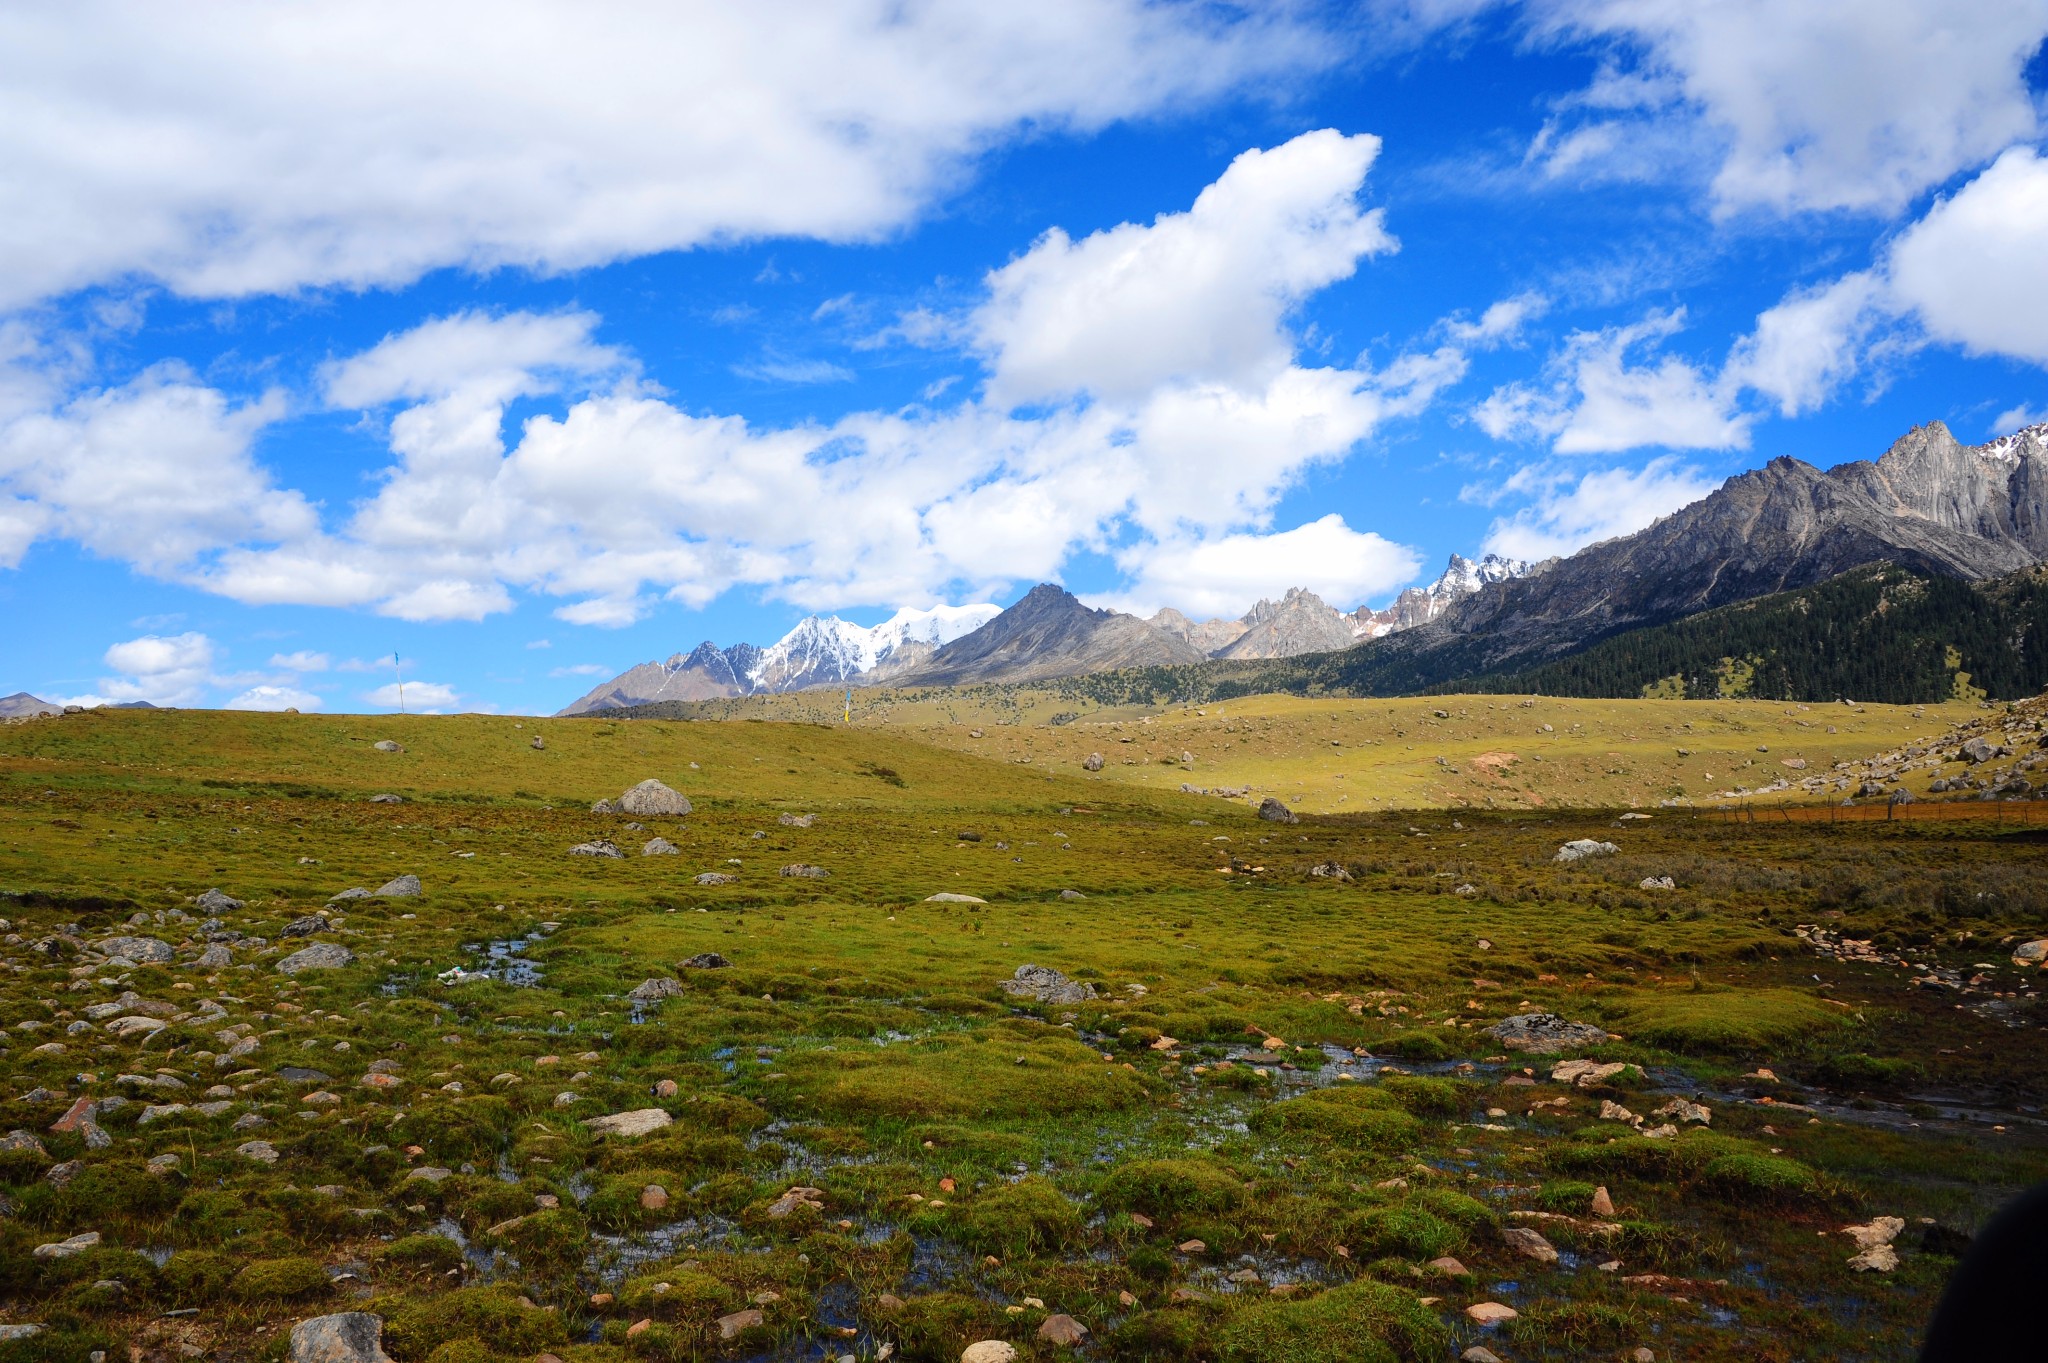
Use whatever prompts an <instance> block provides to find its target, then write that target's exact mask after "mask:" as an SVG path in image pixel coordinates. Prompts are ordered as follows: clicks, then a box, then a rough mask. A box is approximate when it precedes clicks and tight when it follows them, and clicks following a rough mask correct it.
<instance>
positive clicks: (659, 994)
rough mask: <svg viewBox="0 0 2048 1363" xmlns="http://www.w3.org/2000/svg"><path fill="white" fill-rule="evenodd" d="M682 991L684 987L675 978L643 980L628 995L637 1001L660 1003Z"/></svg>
mask: <svg viewBox="0 0 2048 1363" xmlns="http://www.w3.org/2000/svg"><path fill="white" fill-rule="evenodd" d="M682 992H683V987H682V986H681V985H680V984H677V983H676V982H675V981H674V980H668V979H658V980H642V981H641V982H640V983H639V984H636V985H634V986H633V992H632V993H630V994H628V995H626V997H627V998H629V999H632V1000H633V1001H634V1002H636V1003H659V1002H660V1001H661V1000H663V999H672V998H675V997H677V996H679V995H680V994H681V993H682Z"/></svg>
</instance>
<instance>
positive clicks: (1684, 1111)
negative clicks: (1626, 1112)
mask: <svg viewBox="0 0 2048 1363" xmlns="http://www.w3.org/2000/svg"><path fill="white" fill-rule="evenodd" d="M1650 1115H1651V1116H1652V1117H1672V1118H1676V1119H1677V1120H1678V1121H1681V1122H1698V1123H1699V1124H1700V1125H1701V1126H1710V1125H1712V1124H1713V1121H1714V1114H1713V1113H1712V1112H1710V1111H1709V1110H1708V1109H1707V1108H1706V1107H1705V1106H1704V1105H1703V1104H1700V1103H1690V1102H1687V1101H1686V1100H1685V1099H1683V1098H1673V1099H1672V1100H1671V1101H1670V1102H1668V1103H1666V1104H1664V1106H1662V1107H1660V1108H1658V1109H1657V1110H1656V1111H1654V1112H1652V1113H1651V1114H1650Z"/></svg>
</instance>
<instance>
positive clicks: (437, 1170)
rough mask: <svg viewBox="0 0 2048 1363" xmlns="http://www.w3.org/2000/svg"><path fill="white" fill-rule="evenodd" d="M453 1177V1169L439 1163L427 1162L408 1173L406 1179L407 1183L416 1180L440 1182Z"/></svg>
mask: <svg viewBox="0 0 2048 1363" xmlns="http://www.w3.org/2000/svg"><path fill="white" fill-rule="evenodd" d="M453 1177H455V1171H454V1170H453V1169H444V1168H442V1167H441V1166H440V1165H438V1164H426V1165H422V1166H420V1167H419V1168H417V1169H414V1170H413V1171H412V1172H410V1173H408V1174H407V1175H406V1176H405V1181H406V1182H407V1183H412V1182H415V1181H417V1182H420V1183H439V1182H441V1181H442V1180H444V1179H450V1178H453Z"/></svg>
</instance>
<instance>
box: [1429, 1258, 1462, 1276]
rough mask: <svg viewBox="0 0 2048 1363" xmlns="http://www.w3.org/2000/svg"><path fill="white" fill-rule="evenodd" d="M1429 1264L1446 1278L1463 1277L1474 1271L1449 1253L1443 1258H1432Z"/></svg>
mask: <svg viewBox="0 0 2048 1363" xmlns="http://www.w3.org/2000/svg"><path fill="white" fill-rule="evenodd" d="M1429 1266H1430V1267H1431V1268H1433V1269H1435V1270H1436V1271H1437V1272H1438V1273H1441V1274H1442V1275H1443V1276H1444V1277H1446V1278H1462V1277H1464V1276H1465V1275H1466V1274H1468V1273H1470V1272H1471V1271H1472V1270H1471V1269H1469V1268H1466V1267H1465V1265H1463V1264H1461V1263H1459V1262H1458V1261H1457V1260H1456V1259H1453V1258H1452V1257H1451V1256H1450V1255H1448V1254H1446V1255H1444V1256H1443V1257H1442V1258H1441V1259H1431V1260H1430V1261H1429Z"/></svg>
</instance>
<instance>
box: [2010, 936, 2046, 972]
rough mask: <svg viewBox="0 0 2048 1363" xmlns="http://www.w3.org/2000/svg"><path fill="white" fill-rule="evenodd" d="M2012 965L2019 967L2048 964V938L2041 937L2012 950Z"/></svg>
mask: <svg viewBox="0 0 2048 1363" xmlns="http://www.w3.org/2000/svg"><path fill="white" fill-rule="evenodd" d="M2012 963H2013V964H2014V965H2018V966H2036V967H2038V966H2040V965H2042V964H2043V963H2048V937H2039V938H2036V939H2035V940H2033V941H2031V942H2022V943H2020V944H2019V945H2018V946H2016V947H2014V948H2013V949H2012Z"/></svg>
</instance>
